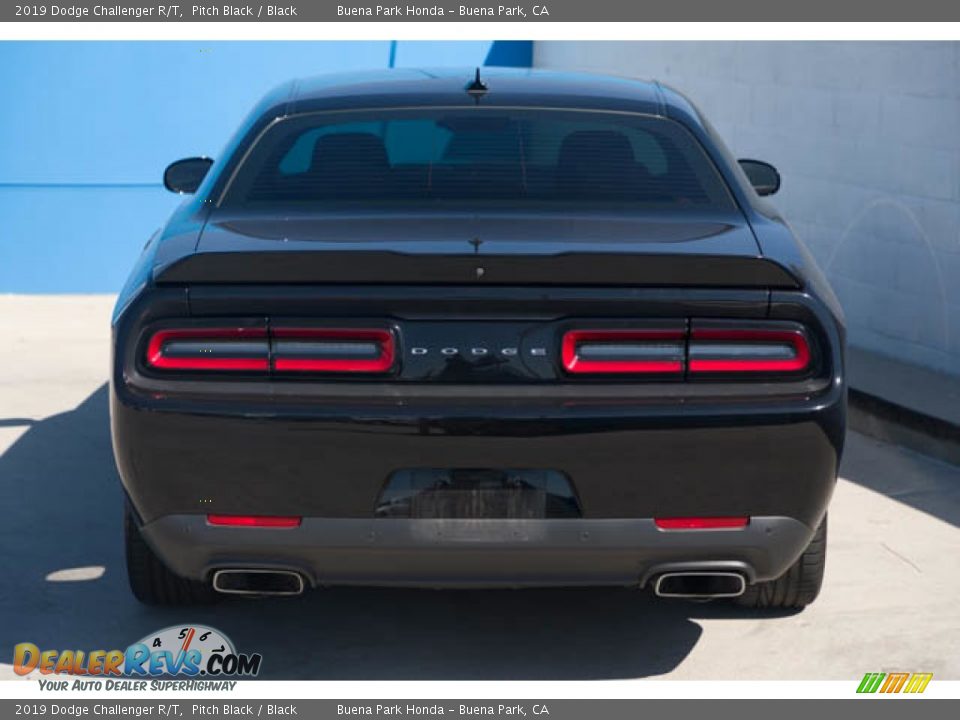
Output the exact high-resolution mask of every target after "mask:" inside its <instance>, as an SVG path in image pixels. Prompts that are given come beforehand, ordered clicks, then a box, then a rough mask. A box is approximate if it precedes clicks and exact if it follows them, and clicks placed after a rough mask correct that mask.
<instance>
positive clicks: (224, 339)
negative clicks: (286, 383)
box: [147, 327, 269, 371]
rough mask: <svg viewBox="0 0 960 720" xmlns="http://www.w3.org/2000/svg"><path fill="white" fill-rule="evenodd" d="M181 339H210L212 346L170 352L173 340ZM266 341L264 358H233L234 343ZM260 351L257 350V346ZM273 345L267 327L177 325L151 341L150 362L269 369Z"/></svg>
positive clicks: (187, 367) (167, 365)
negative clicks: (186, 352) (190, 351)
mask: <svg viewBox="0 0 960 720" xmlns="http://www.w3.org/2000/svg"><path fill="white" fill-rule="evenodd" d="M177 340H182V341H185V342H191V341H195V342H200V343H204V342H207V341H210V342H209V347H207V348H201V349H198V350H197V351H196V353H195V354H192V355H189V356H176V355H170V354H166V353H165V350H167V349H168V347H169V345H170V344H171V343H174V342H176V341H177ZM258 340H262V341H263V342H262V357H261V356H260V355H259V354H257V355H256V356H249V348H247V349H246V350H247V352H246V356H243V357H240V356H236V357H232V356H231V355H230V352H231V345H233V346H234V347H239V345H237V343H242V342H244V341H254V342H256V341H258ZM255 350H256V349H255ZM268 357H269V346H268V343H267V331H266V328H251V327H229V328H226V327H216V328H177V329H170V330H158V331H157V332H155V333H154V334H153V335H152V336H151V338H150V341H149V343H148V344H147V364H148V365H150V366H151V367H154V368H157V369H158V370H232V371H265V370H267V369H268V368H269V360H268Z"/></svg>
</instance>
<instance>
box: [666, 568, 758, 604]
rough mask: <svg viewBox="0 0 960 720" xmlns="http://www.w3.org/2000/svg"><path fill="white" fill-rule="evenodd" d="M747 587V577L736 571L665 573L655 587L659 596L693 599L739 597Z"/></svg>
mask: <svg viewBox="0 0 960 720" xmlns="http://www.w3.org/2000/svg"><path fill="white" fill-rule="evenodd" d="M746 589H747V581H746V579H745V578H744V577H743V575H741V574H740V573H735V572H671V573H664V574H663V575H661V576H660V577H658V578H657V582H656V584H655V585H654V587H653V591H654V593H655V594H656V595H657V596H658V597H671V598H693V599H697V598H700V599H709V598H733V597H739V596H740V595H743V593H744V592H745V591H746Z"/></svg>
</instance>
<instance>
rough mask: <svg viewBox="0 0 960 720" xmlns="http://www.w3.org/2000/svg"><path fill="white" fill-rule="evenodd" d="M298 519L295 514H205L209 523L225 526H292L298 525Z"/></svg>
mask: <svg viewBox="0 0 960 720" xmlns="http://www.w3.org/2000/svg"><path fill="white" fill-rule="evenodd" d="M300 520H301V518H299V517H296V516H278V515H207V522H208V523H209V524H210V525H224V526H227V527H270V528H294V527H300Z"/></svg>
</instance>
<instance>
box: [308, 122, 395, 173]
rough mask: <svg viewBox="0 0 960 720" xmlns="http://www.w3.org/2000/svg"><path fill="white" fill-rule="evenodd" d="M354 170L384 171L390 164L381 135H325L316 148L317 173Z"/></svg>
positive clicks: (314, 157)
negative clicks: (345, 169) (346, 169)
mask: <svg viewBox="0 0 960 720" xmlns="http://www.w3.org/2000/svg"><path fill="white" fill-rule="evenodd" d="M344 168H349V169H351V174H355V173H357V172H358V171H360V172H361V173H363V174H368V173H383V172H386V171H387V170H388V169H389V168H390V161H389V160H388V159H387V149H386V147H385V146H384V144H383V140H381V139H380V138H379V137H378V136H377V135H374V134H373V133H364V132H348V133H333V134H330V135H321V136H320V138H319V139H318V140H317V144H316V145H315V146H314V148H313V162H312V164H311V165H310V170H311V172H313V173H327V172H340V171H341V170H343V169H344Z"/></svg>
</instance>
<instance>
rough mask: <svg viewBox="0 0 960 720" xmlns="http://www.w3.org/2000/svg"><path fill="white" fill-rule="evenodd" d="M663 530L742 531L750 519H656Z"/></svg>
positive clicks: (729, 517)
mask: <svg viewBox="0 0 960 720" xmlns="http://www.w3.org/2000/svg"><path fill="white" fill-rule="evenodd" d="M653 521H654V522H655V523H656V525H657V527H658V528H660V529H661V530H740V529H743V528H745V527H746V526H747V525H749V524H750V518H749V517H731V516H727V517H669V518H654V520H653Z"/></svg>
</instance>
